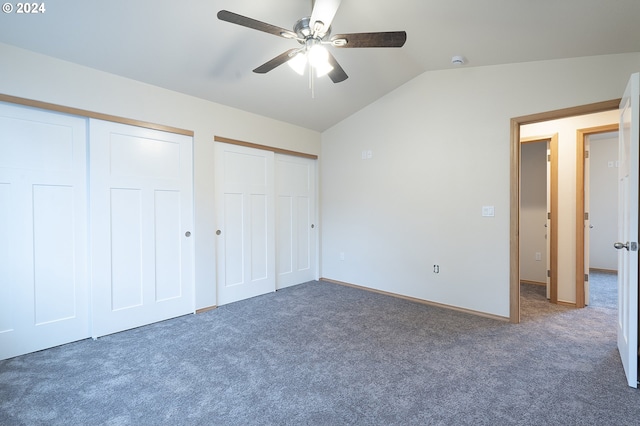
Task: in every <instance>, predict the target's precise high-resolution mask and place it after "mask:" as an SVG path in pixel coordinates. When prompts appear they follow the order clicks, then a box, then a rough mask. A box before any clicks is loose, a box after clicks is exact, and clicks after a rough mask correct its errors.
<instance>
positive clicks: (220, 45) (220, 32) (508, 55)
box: [0, 0, 640, 131]
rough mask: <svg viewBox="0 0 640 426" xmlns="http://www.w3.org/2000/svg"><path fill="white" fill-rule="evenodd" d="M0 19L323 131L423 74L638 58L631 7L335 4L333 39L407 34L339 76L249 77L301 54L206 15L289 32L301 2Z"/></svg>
mask: <svg viewBox="0 0 640 426" xmlns="http://www.w3.org/2000/svg"><path fill="white" fill-rule="evenodd" d="M45 7H46V11H45V12H44V13H40V14H30V15H25V14H22V15H19V14H17V13H16V12H15V10H14V11H13V12H12V13H2V14H1V15H0V42H2V43H6V44H10V45H14V46H17V47H21V48H24V49H28V50H32V51H35V52H39V53H43V54H45V55H49V56H53V57H56V58H60V59H63V60H66V61H70V62H74V63H77V64H80V65H84V66H88V67H91V68H95V69H99V70H103V71H106V72H109V73H113V74H117V75H120V76H124V77H128V78H132V79H135V80H139V81H142V82H145V83H149V84H152V85H156V86H160V87H164V88H167V89H171V90H174V91H177V92H182V93H185V94H189V95H193V96H196V97H199V98H203V99H207V100H210V101H213V102H217V103H221V104H224V105H228V106H231V107H235V108H239V109H242V110H245V111H249V112H253V113H256V114H260V115H264V116H267V117H272V118H275V119H278V120H282V121H285V122H289V123H293V124H296V125H299V126H302V127H305V128H309V129H313V130H317V131H323V130H325V129H327V128H329V127H331V126H333V125H334V124H336V123H338V122H339V121H341V120H343V119H344V118H346V117H348V116H349V115H351V114H353V113H354V112H356V111H358V110H360V109H361V108H363V107H365V106H366V105H368V104H369V103H371V102H373V101H374V100H376V99H378V98H380V97H381V96H384V95H385V94H387V93H389V92H390V91H392V90H394V89H395V88H397V87H399V86H401V85H402V84H404V83H406V82H407V81H409V80H411V79H412V78H414V77H416V76H417V75H419V74H421V73H423V72H425V71H434V70H444V69H450V68H455V67H456V66H455V65H452V63H451V58H452V56H454V55H462V56H464V57H465V58H466V61H467V62H466V64H464V65H462V66H463V67H478V66H486V65H495V64H506V63H514V62H528V61H537V60H546V59H559V58H568V57H580V56H592V55H604V54H615V53H628V52H638V51H640V27H639V24H638V22H640V1H638V0H483V1H478V0H456V1H451V0H400V1H388V0H386V1H383V0H342V3H341V5H340V8H339V10H338V12H337V14H336V16H335V19H334V20H333V23H332V33H334V34H335V33H354V32H374V31H395V30H405V31H406V32H407V42H406V44H405V45H404V47H402V48H371V49H369V48H367V49H338V48H331V52H332V53H333V55H334V56H335V58H336V59H337V60H338V62H339V63H340V65H341V66H342V68H343V69H344V70H345V72H346V73H347V74H348V75H349V78H348V79H347V80H345V81H343V82H341V83H337V84H334V83H332V82H331V80H330V79H329V78H328V77H326V76H325V77H321V78H318V79H316V80H315V82H314V86H315V87H314V94H315V97H314V98H312V96H311V91H310V90H309V78H308V76H306V75H305V76H299V75H298V74H296V73H295V72H294V71H293V70H291V69H290V68H289V67H288V66H286V65H283V66H280V67H278V68H276V69H274V70H272V71H271V72H269V73H267V74H256V73H253V72H252V70H253V69H254V68H256V67H257V66H259V65H261V64H263V63H265V62H266V61H268V60H270V59H271V58H273V57H275V56H277V55H278V54H280V53H282V52H284V51H286V50H288V49H290V48H293V47H297V46H299V45H298V43H297V42H296V41H294V40H287V39H285V38H281V37H276V36H274V35H271V34H267V33H264V32H260V31H256V30H252V29H249V28H244V27H241V26H238V25H233V24H230V23H228V22H223V21H220V20H218V19H217V18H216V14H217V12H218V11H219V10H222V9H226V10H230V11H232V12H235V13H238V14H241V15H245V16H248V17H251V18H254V19H257V20H259V21H262V22H266V23H269V24H273V25H276V26H279V27H283V28H287V29H288V28H292V27H293V25H294V24H295V22H296V21H297V20H298V19H299V18H301V17H304V16H308V15H309V14H310V12H311V1H307V0H263V1H255V0H174V1H171V0H89V1H88V0H65V1H51V2H45Z"/></svg>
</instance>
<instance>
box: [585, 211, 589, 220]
mask: <svg viewBox="0 0 640 426" xmlns="http://www.w3.org/2000/svg"><path fill="white" fill-rule="evenodd" d="M584 220H589V212H584Z"/></svg>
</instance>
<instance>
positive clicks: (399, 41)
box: [331, 31, 407, 47]
mask: <svg viewBox="0 0 640 426" xmlns="http://www.w3.org/2000/svg"><path fill="white" fill-rule="evenodd" d="M406 41H407V33H406V32H405V31H389V32H381V33H353V34H336V35H334V36H333V37H331V43H332V44H333V45H334V46H335V47H402V46H404V43H405V42H406Z"/></svg>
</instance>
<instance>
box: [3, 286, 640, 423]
mask: <svg viewBox="0 0 640 426" xmlns="http://www.w3.org/2000/svg"><path fill="white" fill-rule="evenodd" d="M592 288H593V289H594V290H592V304H591V305H590V306H589V307H587V308H585V309H580V310H577V309H571V308H567V307H562V306H557V305H551V304H549V303H548V302H547V301H546V298H545V294H544V287H537V286H527V285H523V289H522V295H523V296H522V300H523V302H522V323H521V324H519V325H513V324H509V323H506V322H502V321H497V320H493V319H488V318H483V317H478V316H474V315H470V314H465V313H461V312H456V311H451V310H446V309H442V308H437V307H433V306H427V305H422V304H418V303H413V302H410V301H406V300H402V299H397V298H393V297H389V296H384V295H380V294H375V293H371V292H367V291H363V290H359V289H355V288H349V287H343V286H339V285H335V284H330V283H326V282H309V283H305V284H301V285H298V286H295V287H290V288H288V289H285V290H281V291H278V292H276V293H271V294H267V295H264V296H260V297H256V298H253V299H249V300H245V301H242V302H237V303H233V304H229V305H225V306H222V307H220V308H218V309H216V310H213V311H210V312H207V313H203V314H199V315H187V316H184V317H180V318H176V319H173V320H169V321H164V322H161V323H156V324H152V325H149V326H145V327H141V328H138V329H134V330H130V331H126V332H122V333H117V334H113V335H110V336H106V337H103V338H100V339H98V340H97V341H93V340H83V341H80V342H76V343H71V344H68V345H63V346H60V347H56V348H52V349H48V350H45V351H41V352H37V353H33V354H29V355H24V356H20V357H16V358H12V359H9V360H5V361H0V424H1V425H70V424H74V425H76V424H77V425H80V424H83V425H88V424H92V425H97V424H105V425H127V424H145V425H150V424H153V425H160V424H167V425H181V424H196V425H197V424H237V425H254V424H255V425H270V424H278V425H301V424H307V425H315V424H320V425H329V424H331V425H340V424H380V425H394V424H395V425H409V424H421V425H425V424H428V425H453V424H455V425H467V424H468V425H470V424H473V425H511V424H513V425H515V424H517V425H542V424H544V425H560V424H563V425H564V424H581V425H603V424H607V425H623V424H632V423H635V424H637V423H638V422H639V421H640V403H639V401H640V394H639V393H638V391H637V390H636V389H631V388H629V387H628V386H627V384H626V380H625V377H624V373H623V370H622V365H621V363H620V358H619V355H618V352H617V349H616V331H615V330H616V328H615V327H616V312H617V311H616V307H615V304H614V305H613V306H610V303H609V304H608V302H607V300H609V299H611V297H609V296H606V297H604V296H599V295H598V291H599V290H600V289H599V288H598V289H595V284H594V283H593V281H592ZM612 300H615V299H612Z"/></svg>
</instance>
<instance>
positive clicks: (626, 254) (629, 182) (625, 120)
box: [615, 73, 640, 388]
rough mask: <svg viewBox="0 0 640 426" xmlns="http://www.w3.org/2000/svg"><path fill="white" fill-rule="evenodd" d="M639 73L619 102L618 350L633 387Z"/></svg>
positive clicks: (635, 372) (635, 366) (635, 377)
mask: <svg viewBox="0 0 640 426" xmlns="http://www.w3.org/2000/svg"><path fill="white" fill-rule="evenodd" d="M639 114H640V74H638V73H636V74H633V75H632V76H631V79H630V80H629V84H628V85H627V88H626V90H625V92H624V96H623V97H622V100H621V101H620V130H619V132H618V135H619V160H620V167H619V168H618V242H616V244H615V247H616V248H617V249H618V350H619V351H620V358H621V359H622V365H623V367H624V371H625V374H626V376H627V382H628V384H629V386H631V387H634V388H636V387H638V200H639V199H638V177H639V173H638V161H639V158H638V156H639V154H640V150H639V144H640V140H639V139H640V131H639V127H640V126H639V125H640V115H639Z"/></svg>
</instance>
